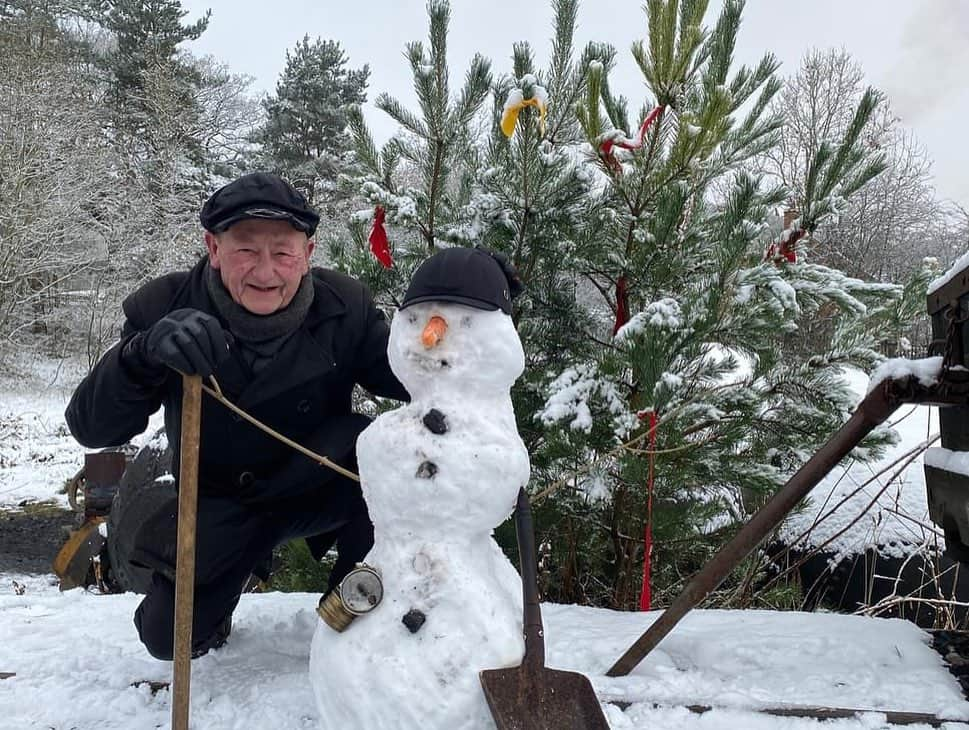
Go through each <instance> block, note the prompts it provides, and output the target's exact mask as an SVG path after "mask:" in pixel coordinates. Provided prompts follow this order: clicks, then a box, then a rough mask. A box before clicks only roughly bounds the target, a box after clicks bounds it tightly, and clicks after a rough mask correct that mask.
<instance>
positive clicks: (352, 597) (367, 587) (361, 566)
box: [316, 563, 384, 631]
mask: <svg viewBox="0 0 969 730" xmlns="http://www.w3.org/2000/svg"><path fill="white" fill-rule="evenodd" d="M383 597H384V584H383V582H382V581H381V580H380V573H378V572H377V571H376V569H374V568H371V567H370V566H369V565H367V564H366V563H357V567H356V568H354V569H353V570H351V571H350V572H349V573H347V575H346V577H345V578H344V579H343V580H342V581H340V585H339V586H338V587H337V589H336V590H335V591H333V592H332V593H330V595H328V596H327V597H326V598H321V599H320V605H319V607H318V608H317V609H316V612H317V613H318V614H319V615H320V618H321V619H323V620H324V621H325V622H326V625H327V626H329V627H330V628H331V629H334V630H335V631H343V630H344V629H346V627H347V626H349V625H350V622H351V621H353V619H355V618H356V617H357V616H363V615H364V614H365V613H370V612H371V611H373V610H374V609H375V608H376V607H377V606H378V605H379V604H380V601H381V600H383Z"/></svg>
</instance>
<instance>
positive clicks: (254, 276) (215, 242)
mask: <svg viewBox="0 0 969 730" xmlns="http://www.w3.org/2000/svg"><path fill="white" fill-rule="evenodd" d="M205 245H206V248H208V250H209V263H210V264H211V266H212V268H213V269H217V270H218V271H219V274H220V275H221V277H222V283H223V284H224V285H225V288H226V289H227V290H228V292H229V294H230V295H231V296H232V299H233V300H234V301H235V302H236V304H239V305H241V306H242V307H245V309H247V310H248V311H250V312H252V313H253V314H272V313H273V312H276V311H278V310H280V309H283V308H284V307H286V306H287V305H288V304H289V303H290V302H291V301H292V300H293V296H294V295H295V294H296V291H297V289H299V283H300V279H302V278H303V275H304V274H305V273H306V272H307V271H309V267H310V255H311V254H312V253H313V245H314V244H313V242H312V241H310V240H309V239H308V238H307V237H306V234H305V233H303V232H302V231H297V230H296V229H295V228H293V227H292V226H291V225H290V224H289V223H287V222H286V221H276V220H264V219H259V218H250V219H247V220H242V221H239V222H238V223H235V224H233V225H232V226H230V227H229V228H228V230H226V231H223V232H222V233H211V232H209V231H206V232H205Z"/></svg>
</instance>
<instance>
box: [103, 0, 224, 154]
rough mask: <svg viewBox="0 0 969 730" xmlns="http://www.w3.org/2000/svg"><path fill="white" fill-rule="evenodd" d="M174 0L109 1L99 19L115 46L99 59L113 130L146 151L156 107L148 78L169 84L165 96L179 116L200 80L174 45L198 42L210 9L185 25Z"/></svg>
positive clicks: (189, 107) (192, 110)
mask: <svg viewBox="0 0 969 730" xmlns="http://www.w3.org/2000/svg"><path fill="white" fill-rule="evenodd" d="M187 14H188V11H187V10H184V9H182V4H181V2H179V0H147V1H143V0H113V1H112V2H110V3H107V9H106V12H105V13H104V15H103V16H102V18H101V23H102V25H103V26H104V27H105V28H106V29H107V30H108V31H110V32H111V33H112V34H113V36H114V39H115V43H116V46H115V47H114V49H113V50H112V51H111V52H109V53H108V54H107V56H106V57H105V58H104V59H103V63H104V65H105V66H106V68H107V70H108V71H109V73H110V77H111V100H112V106H113V108H114V110H115V114H116V124H117V127H118V130H119V132H121V133H123V134H125V135H127V136H128V137H129V138H130V139H132V140H135V139H143V140H146V141H147V145H148V147H149V148H150V147H151V133H152V131H153V130H154V129H155V128H156V127H157V123H158V122H159V119H158V117H157V114H156V113H157V111H158V110H157V107H156V106H153V104H152V89H151V88H150V84H151V79H152V78H153V77H161V78H168V79H170V80H171V83H170V84H169V88H168V93H170V94H171V95H172V99H173V100H174V101H175V102H176V105H177V106H178V108H180V109H181V110H182V114H186V115H191V114H193V113H195V112H196V109H195V108H194V106H195V105H194V99H193V91H194V89H196V88H197V86H198V84H199V81H200V79H199V78H198V75H197V73H196V72H195V71H194V69H193V68H192V66H191V64H189V63H186V62H185V60H184V59H183V58H182V57H181V56H180V55H179V48H178V46H179V44H181V43H183V42H185V41H190V40H195V39H197V38H199V37H200V36H201V35H202V33H204V32H205V29H206V28H207V27H208V24H209V17H210V15H211V11H206V13H205V15H203V16H202V17H201V18H199V19H198V20H197V21H195V22H194V23H191V24H190V25H183V23H182V21H183V19H184V18H185V16H186V15H187Z"/></svg>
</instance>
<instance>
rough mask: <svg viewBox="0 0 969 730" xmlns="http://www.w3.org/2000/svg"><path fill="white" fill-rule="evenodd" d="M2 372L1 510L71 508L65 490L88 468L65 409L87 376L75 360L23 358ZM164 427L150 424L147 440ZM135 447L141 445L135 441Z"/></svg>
mask: <svg viewBox="0 0 969 730" xmlns="http://www.w3.org/2000/svg"><path fill="white" fill-rule="evenodd" d="M3 367H4V369H3V372H2V373H0V509H3V510H10V509H16V508H17V507H18V506H19V505H20V504H21V503H23V502H53V503H55V504H59V505H61V506H62V507H65V508H66V507H67V506H68V503H67V495H66V494H64V493H63V492H62V491H61V490H62V488H63V487H64V484H65V483H66V481H67V480H68V479H70V478H71V477H72V476H74V475H75V474H76V473H77V471H78V469H80V468H81V466H82V465H83V464H84V453H85V451H86V450H85V449H84V448H83V447H82V446H80V445H79V444H78V443H77V442H76V441H75V440H74V438H73V437H72V436H71V434H70V432H69V431H68V430H67V424H66V423H64V409H65V408H67V403H68V401H69V400H70V398H71V393H72V392H73V390H74V386H76V385H77V383H78V382H80V380H81V378H82V377H83V375H84V372H85V369H84V367H83V366H82V365H81V364H80V363H79V362H77V361H75V360H47V359H43V358H37V357H28V356H22V357H20V358H15V359H11V358H8V359H6V360H5V361H4V366H3ZM161 424H162V419H161V414H160V413H159V414H156V416H154V417H153V418H152V420H151V423H150V424H149V427H148V429H147V430H146V432H145V434H146V436H145V439H147V435H150V434H153V433H154V432H155V431H156V430H157V429H158V427H160V426H161ZM135 443H140V441H139V439H135Z"/></svg>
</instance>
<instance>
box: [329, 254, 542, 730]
mask: <svg viewBox="0 0 969 730" xmlns="http://www.w3.org/2000/svg"><path fill="white" fill-rule="evenodd" d="M520 289H521V285H520V282H519V280H518V278H517V275H516V274H515V272H514V269H513V268H512V267H511V266H510V265H509V264H507V262H506V261H505V260H504V259H503V258H501V257H500V256H499V255H497V254H491V253H488V252H486V251H485V250H483V249H471V248H463V247H457V248H450V249H445V250H442V251H439V252H438V253H436V254H434V255H433V256H431V257H430V258H428V259H427V260H426V261H425V262H424V263H423V264H422V265H421V266H420V268H419V269H418V270H417V272H416V273H415V274H414V278H413V280H412V281H411V285H410V287H409V288H408V290H407V294H406V295H405V297H404V301H403V303H402V304H401V308H400V311H399V312H398V313H397V314H396V316H395V317H394V319H393V322H392V324H391V330H390V342H389V345H388V354H389V358H390V365H391V368H392V369H393V371H394V373H395V374H396V375H397V377H398V378H399V379H400V381H401V382H402V383H403V384H404V386H405V387H406V388H407V390H408V392H409V393H410V395H411V402H410V404H409V405H406V406H404V407H402V408H399V409H397V410H395V411H392V412H389V413H385V414H383V415H381V416H379V417H378V418H377V419H376V420H375V421H374V422H373V424H371V425H370V426H369V427H368V428H367V429H366V430H365V431H364V432H363V433H362V434H361V435H360V437H359V440H358V442H357V458H358V463H359V467H360V480H361V485H362V489H363V495H364V497H365V498H366V501H367V506H368V508H369V510H370V517H371V519H372V520H373V523H374V546H373V549H372V550H371V551H370V553H369V554H368V555H367V558H366V561H365V565H364V566H360V567H359V568H358V570H356V571H354V572H353V573H351V574H350V575H349V576H347V578H346V579H345V580H344V582H343V584H341V588H340V589H339V590H338V591H336V592H334V594H332V595H331V596H330V597H329V599H328V602H329V603H333V602H334V601H335V600H339V601H342V603H343V604H344V606H345V607H346V608H348V609H349V611H350V615H351V618H352V616H353V615H355V614H360V615H358V617H357V618H356V619H355V620H353V622H352V623H348V622H344V623H343V624H342V625H340V626H339V628H343V630H342V631H337V630H335V629H334V628H333V627H332V625H333V622H332V621H329V622H324V621H320V622H319V625H318V626H317V628H316V633H315V635H314V637H313V644H312V648H311V652H310V678H311V681H312V683H313V688H314V693H315V695H316V701H317V705H318V707H319V711H320V724H321V727H322V728H348V729H350V728H359V729H361V730H362V729H364V728H365V729H366V730H381V729H387V730H391V729H392V730H407V729H408V728H415V729H416V728H422V729H426V730H435V729H440V730H460V729H461V728H468V729H476V728H493V727H494V723H493V721H492V719H491V714H490V712H489V710H488V706H487V703H486V701H485V697H484V694H483V692H482V690H481V685H480V682H479V679H478V672H479V671H480V670H482V669H492V668H500V667H509V666H516V665H518V664H519V663H520V662H521V659H522V654H523V651H524V644H523V640H522V623H521V616H522V598H521V580H520V578H519V576H518V574H517V572H516V571H515V569H514V567H513V566H512V565H511V563H510V562H509V561H508V559H507V558H506V557H505V556H504V554H503V553H502V552H501V550H500V549H499V548H498V545H497V544H496V543H495V541H494V539H493V538H492V536H491V535H492V531H493V529H494V528H495V527H496V526H497V525H499V524H500V523H501V522H503V521H504V520H505V519H506V518H507V517H508V516H509V515H510V514H511V512H512V511H513V509H514V506H515V500H516V496H517V494H518V490H519V488H520V487H522V486H523V485H524V484H526V482H527V481H528V476H529V461H528V452H527V451H526V450H525V446H524V444H523V443H522V440H521V438H520V437H519V435H518V431H517V428H516V425H515V414H514V411H513V409H512V403H511V398H510V396H509V389H510V388H511V386H512V384H513V383H514V382H515V380H516V378H517V377H518V376H519V375H520V374H521V373H522V370H523V369H524V363H525V357H524V353H523V351H522V346H521V342H520V340H519V339H518V333H517V332H516V331H515V327H514V324H513V323H512V319H511V316H510V315H511V299H512V297H513V296H515V295H516V294H517V293H518V292H519V291H520ZM381 599H382V600H381ZM378 600H379V604H378V603H377V602H378ZM355 604H358V605H355ZM374 604H377V605H376V606H375V607H374ZM321 606H322V604H321ZM371 608H372V610H369V609H371ZM321 616H324V613H323V609H322V607H321ZM344 627H345V628H344Z"/></svg>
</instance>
